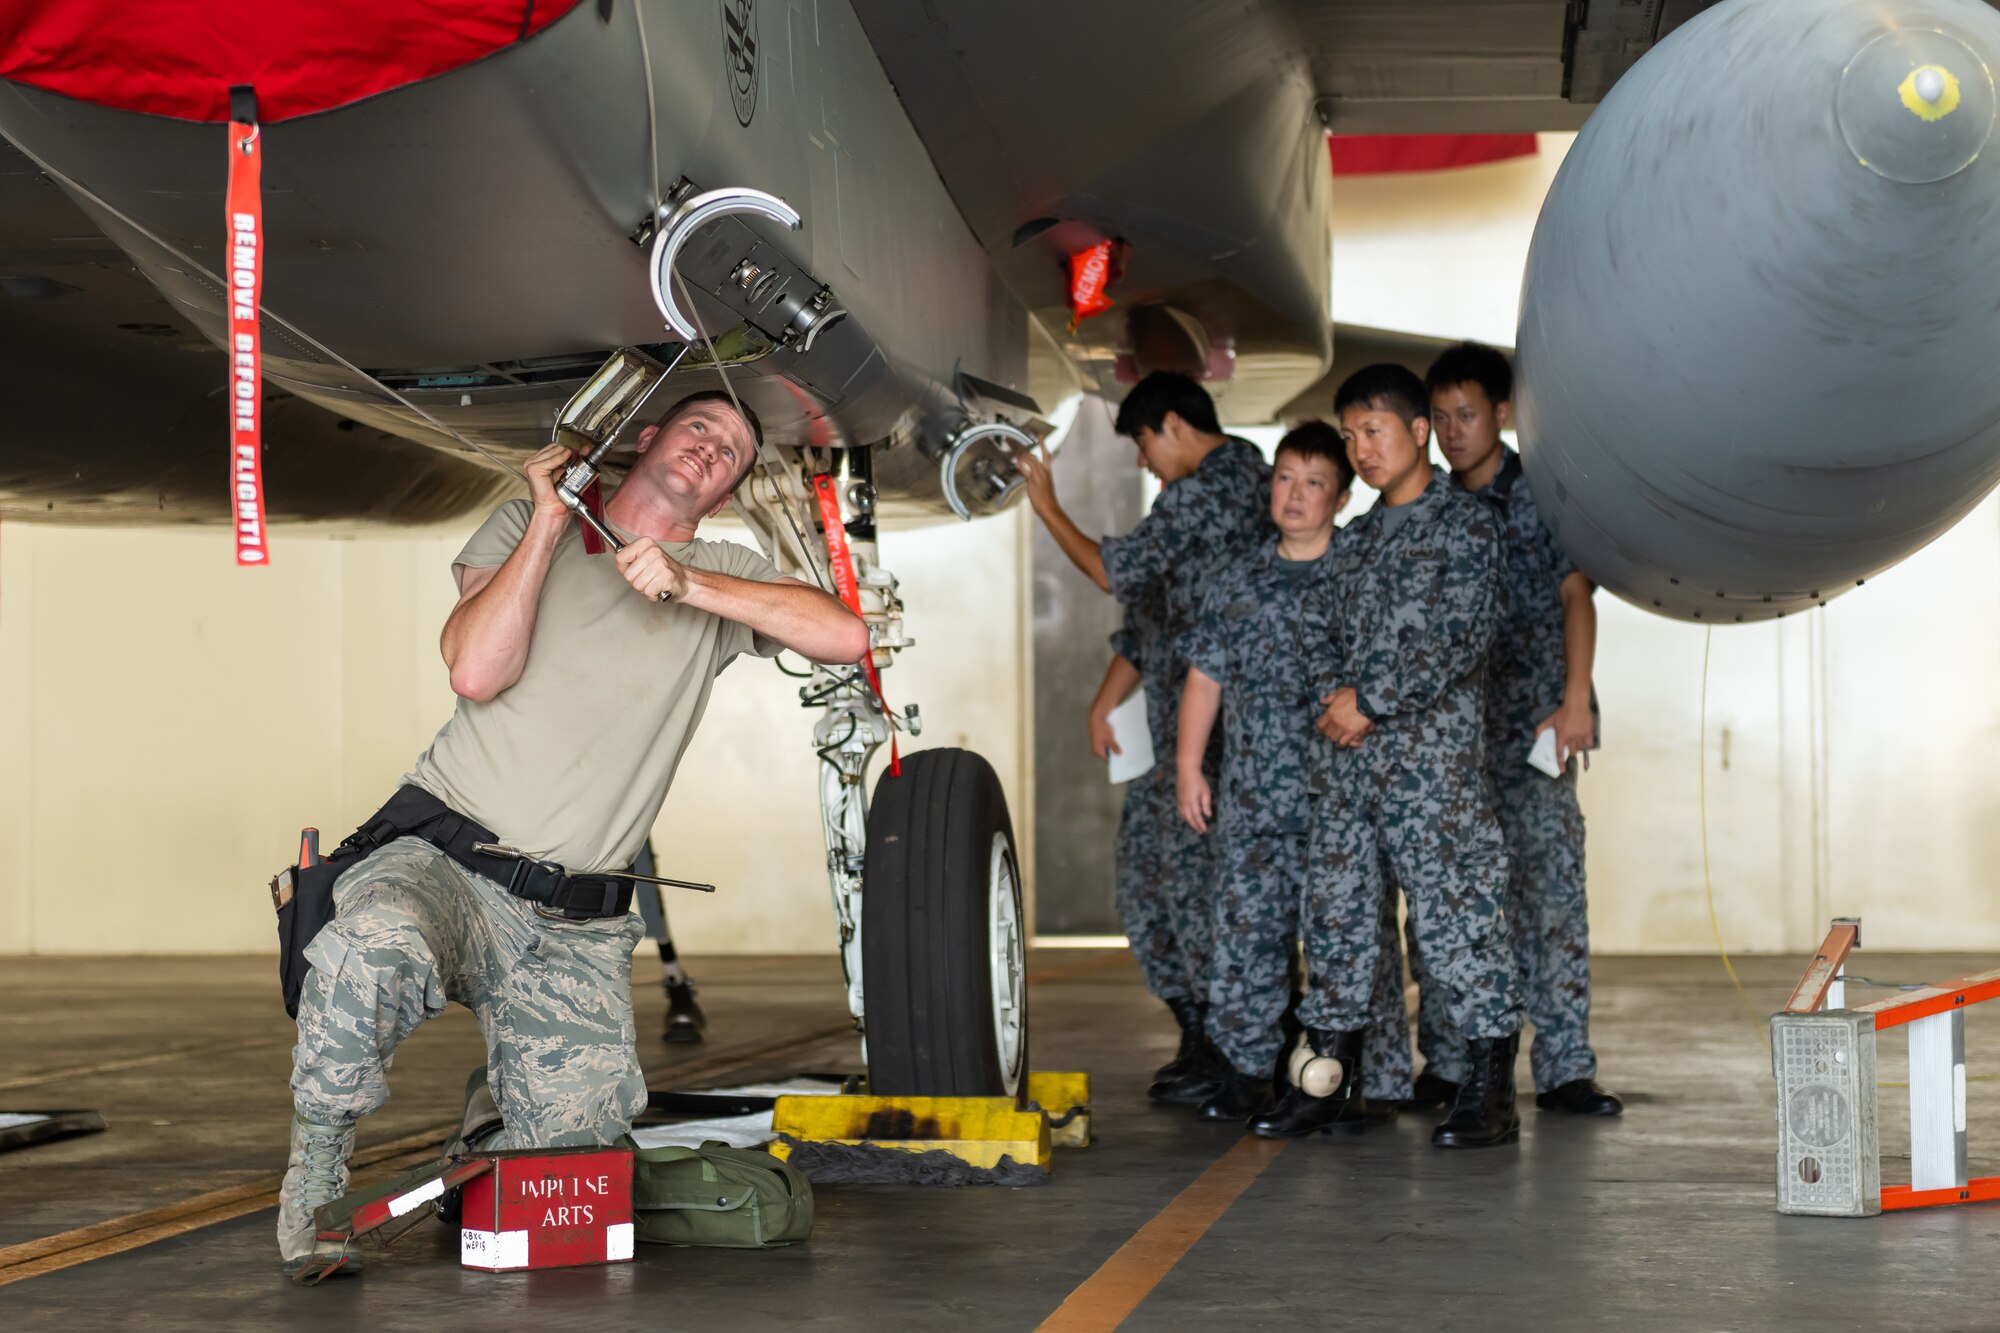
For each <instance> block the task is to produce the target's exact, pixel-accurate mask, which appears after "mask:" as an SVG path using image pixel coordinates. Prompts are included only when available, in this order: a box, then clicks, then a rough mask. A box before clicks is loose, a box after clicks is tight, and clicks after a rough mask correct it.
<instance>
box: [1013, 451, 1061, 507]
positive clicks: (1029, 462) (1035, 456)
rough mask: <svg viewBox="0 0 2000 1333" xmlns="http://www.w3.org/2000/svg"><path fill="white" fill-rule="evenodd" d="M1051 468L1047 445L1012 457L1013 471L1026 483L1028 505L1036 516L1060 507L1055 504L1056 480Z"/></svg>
mask: <svg viewBox="0 0 2000 1333" xmlns="http://www.w3.org/2000/svg"><path fill="white" fill-rule="evenodd" d="M1052 467H1053V464H1052V462H1051V461H1050V459H1049V451H1048V446H1047V445H1038V446H1037V447H1036V448H1035V449H1033V450H1026V449H1024V450H1022V451H1021V452H1020V453H1018V454H1015V455H1014V470H1015V471H1017V472H1019V473H1020V474H1021V479H1022V480H1023V481H1024V482H1026V483H1027V488H1028V503H1029V504H1030V505H1031V506H1033V507H1034V511H1035V512H1036V513H1037V514H1046V513H1048V512H1049V510H1051V509H1060V508H1061V507H1062V506H1061V505H1059V504H1057V503H1056V479H1055V473H1054V472H1053V471H1051V468H1052Z"/></svg>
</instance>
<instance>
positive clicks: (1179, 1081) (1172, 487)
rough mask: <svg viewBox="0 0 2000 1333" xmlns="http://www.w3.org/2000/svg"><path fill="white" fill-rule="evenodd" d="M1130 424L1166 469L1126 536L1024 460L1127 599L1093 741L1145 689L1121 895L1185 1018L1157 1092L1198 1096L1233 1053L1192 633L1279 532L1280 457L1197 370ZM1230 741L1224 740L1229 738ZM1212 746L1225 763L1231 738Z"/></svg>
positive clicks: (1142, 398)
mask: <svg viewBox="0 0 2000 1333" xmlns="http://www.w3.org/2000/svg"><path fill="white" fill-rule="evenodd" d="M1117 428H1118V433H1119V434H1120V435H1124V436H1128V437H1129V438H1130V439H1131V440H1132V442H1133V443H1134V444H1135V445H1136V446H1137V447H1138V451H1139V462H1140V465H1141V466H1142V467H1144V468H1146V469H1147V470H1148V471H1150V472H1152V473H1153V475H1155V476H1156V477H1158V478H1159V479H1160V483H1161V489H1160V495H1159V498H1158V499H1157V500H1155V501H1154V502H1153V507H1152V510H1151V511H1150V512H1149V513H1147V515H1146V516H1145V517H1144V518H1143V519H1141V520H1140V521H1139V524H1138V526H1137V527H1135V528H1133V529H1132V531H1130V532H1128V533H1126V534H1125V535H1124V536H1122V537H1106V538H1105V539H1104V540H1103V541H1102V542H1099V541H1095V540H1093V539H1091V538H1089V537H1087V536H1085V535H1084V534H1083V533H1082V532H1081V531H1080V530H1079V529H1078V528H1077V526H1076V524H1075V523H1074V522H1072V521H1071V520H1070V517H1069V515H1068V514H1066V513H1065V512H1063V508H1062V505H1061V504H1060V503H1059V502H1058V501H1057V499H1056V494H1055V484H1054V480H1053V478H1052V477H1051V475H1050V473H1049V469H1048V466H1047V464H1046V463H1045V462H1043V461H1042V460H1039V459H1036V458H1034V457H1032V456H1029V457H1023V458H1020V459H1019V460H1018V465H1019V467H1020V470H1021V473H1022V475H1023V476H1024V477H1025V478H1026V480H1027V489H1028V500H1029V503H1030V504H1032V505H1033V506H1034V510H1035V513H1036V514H1037V515H1039V516H1040V518H1041V519H1042V522H1043V523H1044V524H1046V525H1047V527H1048V530H1049V535H1050V536H1051V537H1053V538H1054V539H1055V542H1056V545H1058V546H1059V547H1061V548H1062V551H1063V554H1065V555H1066V556H1068V557H1069V559H1070V561H1071V563H1073V564H1075V566H1076V567H1077V568H1078V569H1079V570H1081V571H1083V573H1084V574H1086V575H1087V576H1089V577H1090V579H1091V580H1092V581H1094V582H1095V583H1096V584H1097V586H1098V587H1100V588H1102V589H1104V590H1105V591H1106V592H1108V593H1110V594H1111V595H1112V596H1113V597H1115V598H1117V599H1118V601H1119V603H1120V604H1121V605H1122V606H1123V608H1124V611H1125V622H1124V628H1123V629H1122V630H1121V631H1120V633H1119V634H1118V635H1116V636H1114V638H1113V640H1112V647H1113V650H1114V655H1113V657H1112V660H1111V665H1110V666H1109V668H1107V669H1106V671H1105V674H1104V681H1103V683H1102V685H1100V686H1099V688H1098V692H1097V697H1096V699H1095V700H1094V701H1093V702H1092V704H1091V709H1090V737H1091V747H1092V749H1093V750H1094V751H1095V752H1096V753H1097V756H1098V757H1099V758H1100V759H1102V758H1105V757H1107V756H1108V755H1109V754H1110V752H1111V749H1112V747H1113V746H1114V745H1115V744H1116V742H1115V741H1114V740H1113V739H1112V737H1111V732H1110V727H1109V725H1108V723H1107V721H1106V718H1107V717H1108V715H1109V714H1110V712H1111V710H1112V709H1113V708H1115V707H1116V706H1117V705H1118V704H1120V703H1122V702H1123V701H1124V700H1125V699H1126V698H1127V697H1129V696H1130V695H1131V693H1132V691H1133V690H1134V689H1137V688H1138V687H1139V686H1140V685H1142V684H1143V685H1144V687H1145V691H1146V716H1147V725H1148V729H1149V731H1150V732H1151V740H1152V743H1153V755H1154V760H1155V762H1154V767H1153V770H1152V771H1151V772H1150V773H1148V774H1147V775H1146V776H1145V777H1143V778H1139V779H1136V780H1135V781H1134V782H1133V783H1132V784H1131V786H1130V787H1129V788H1128V789H1127V791H1126V794H1125V810H1124V814H1123V816H1122V818H1121V821H1120V826H1119V835H1118V850H1119V862H1118V872H1117V874H1118V904H1119V912H1120V914H1121V917H1122V919H1123V921H1124V924H1125V930H1126V936H1127V938H1128V939H1130V940H1131V941H1132V946H1133V951H1134V953H1135V954H1136V955H1137V957H1138V961H1139V966H1140V969H1141V971H1142V972H1143V974H1144V976H1145V980H1146V988H1147V989H1148V990H1150V991H1151V992H1152V993H1153V994H1154V995H1155V996H1157V997H1159V998H1160V999H1162V1000H1164V1001H1166V1004H1167V1007H1168V1008H1169V1009H1171V1010H1172V1011H1173V1015H1174V1020H1175V1021H1176V1022H1177V1023H1178V1024H1179V1025H1180V1030H1181V1044H1180V1050H1179V1051H1178V1052H1177V1053H1176V1054H1175V1056H1174V1058H1173V1060H1171V1061H1169V1062H1168V1063H1167V1064H1166V1065H1165V1066H1163V1067H1162V1068H1161V1069H1160V1071H1159V1072H1158V1074H1157V1076H1156V1077H1155V1080H1154V1082H1153V1085H1152V1087H1151V1088H1150V1089H1148V1095H1149V1096H1151V1097H1153V1098H1154V1099H1155V1100H1157V1101H1164V1102H1170V1103H1174V1104H1177V1105H1189V1106H1196V1105H1199V1104H1200V1103H1202V1102H1204V1101H1206V1100H1207V1099H1208V1098H1209V1097H1211V1096H1213V1095H1214V1094H1215V1092H1216V1090H1217V1088H1218V1087H1219V1086H1220V1084H1221V1066H1222V1060H1221V1057H1220V1056H1219V1055H1217V1054H1216V1053H1215V1051H1214V1048H1213V1047H1212V1046H1211V1045H1210V1044H1209V1042H1208V1040H1207V1037H1206V1036H1205V1034H1204V1030H1203V1016H1202V1011H1203V1009H1204V1008H1205V1007H1206V996H1207V991H1208V951H1209V941H1210V931H1211V925H1210V919H1209V917H1210V914H1209V905H1210V904H1209V897H1210V893H1211V891H1212V888H1213V884H1214V873H1215V865H1214V853H1213V844H1212V841H1211V840H1209V839H1206V838H1203V837H1201V836H1200V835H1198V834H1196V833H1195V832H1194V831H1193V830H1192V829H1189V828H1188V827H1187V826H1186V825H1185V824H1183V823H1182V822H1181V819H1180V817H1179V815H1178V814H1176V813H1175V809H1174V786H1173V773H1172V772H1171V765H1172V763H1173V756H1174V751H1175V746H1174V728H1175V725H1176V720H1177V718H1178V717H1179V712H1180V692H1181V683H1182V681H1183V680H1184V679H1185V677H1186V675H1187V663H1186V662H1185V661H1184V660H1183V659H1182V658H1181V655H1180V650H1179V640H1180V637H1181V635H1182V634H1184V633H1185V632H1186V631H1187V629H1188V627H1189V626H1190V625H1192V624H1193V623H1194V617H1195V612H1196V610H1197V609H1198V606H1199V602H1200V598H1201V596H1202V594H1203V593H1204V591H1205V590H1206V589H1207V588H1208V586H1209V584H1210V583H1211V582H1212V581H1213V580H1214V578H1215V576H1216V574H1217V573H1218V572H1219V571H1220V570H1221V569H1222V568H1223V567H1224V566H1225V565H1226V564H1227V563H1228V562H1229V560H1230V559H1231V557H1232V556H1233V555H1234V554H1235V553H1236V552H1237V551H1239V550H1241V549H1242V548H1243V547H1244V546H1246V545H1247V544H1249V543H1252V542H1256V541H1261V540H1262V539H1263V538H1264V536H1265V535H1266V534H1267V533H1268V531H1269V529H1270V516H1269V513H1268V509H1269V499H1270V496H1269V478H1270V467H1269V466H1268V465H1267V464H1266V463H1265V462H1264V458H1263V455H1262V454H1260V453H1258V451H1257V447H1256V446H1255V445H1253V444H1251V443H1249V442H1248V441H1246V440H1240V439H1236V438H1234V437H1232V436H1228V435H1224V434H1223V433H1222V427H1221V424H1220V423H1219V422H1218V421H1217V420H1216V415H1215V403H1214V401H1213V400H1212V399H1210V398H1209V396H1208V394H1207V392H1206V391H1204V390H1203V389H1202V387H1201V386H1200V385H1199V384H1197V383H1195V382H1194V381H1193V380H1191V379H1189V378H1188V377H1187V376H1185V375H1180V374H1175V373H1172V372H1169V371H1155V372H1154V373H1152V374H1150V375H1148V376H1146V377H1145V378H1144V379H1142V380H1140V381H1139V383H1137V384H1136V385H1134V386H1133V387H1132V391H1131V393H1129V394H1128V395H1126V398H1125V401H1124V402H1123V403H1122V404H1120V405H1119V408H1118V421H1117ZM1218 740H1219V738H1218ZM1211 753H1212V754H1214V755H1215V757H1216V758H1218V759H1219V747H1212V750H1211Z"/></svg>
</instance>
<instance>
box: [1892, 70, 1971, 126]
mask: <svg viewBox="0 0 2000 1333" xmlns="http://www.w3.org/2000/svg"><path fill="white" fill-rule="evenodd" d="M1930 82H1935V83H1936V84H1938V85H1939V91H1938V94H1937V96H1936V97H1935V98H1926V97H1925V96H1924V95H1923V93H1922V92H1921V91H1919V90H1918V84H1919V83H1930ZM1896 92H1897V93H1898V94H1899V95H1900V96H1901V97H1902V99H1903V105H1904V106H1906V107H1908V108H1909V109H1910V110H1911V111H1913V112H1915V113H1916V115H1917V116H1918V117H1919V118H1920V119H1923V120H1943V119H1944V118H1945V117H1946V116H1948V115H1950V114H1951V113H1952V112H1954V111H1956V110H1958V100H1959V90H1958V76H1957V75H1956V74H1953V73H1952V72H1951V71H1950V70H1948V69H1946V68H1945V67H1944V66H1943V65H1919V66H1917V68H1915V69H1913V70H1911V71H1910V77H1908V78H1907V79H1904V80H1903V82H1902V85H1901V86H1900V87H1898V88H1897V89H1896Z"/></svg>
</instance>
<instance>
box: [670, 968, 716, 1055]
mask: <svg viewBox="0 0 2000 1333" xmlns="http://www.w3.org/2000/svg"><path fill="white" fill-rule="evenodd" d="M707 1033H708V1015H707V1014H704V1013H703V1012H702V1011H701V1005H700V1004H699V1003H698V1002H697V1001H696V1000H695V998H694V985H693V983H692V982H689V981H685V980H683V981H682V982H681V983H680V984H679V985H675V984H674V983H673V982H672V981H669V982H668V983H667V1030H666V1031H665V1032H664V1033H662V1034H661V1035H662V1036H664V1037H665V1038H666V1040H668V1041H670V1042H673V1043H674V1044H676V1045H680V1044H683V1043H692V1042H697V1041H700V1040H702V1039H703V1038H704V1037H705V1036H706V1035H707Z"/></svg>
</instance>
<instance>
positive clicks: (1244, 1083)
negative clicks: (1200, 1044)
mask: <svg viewBox="0 0 2000 1333" xmlns="http://www.w3.org/2000/svg"><path fill="white" fill-rule="evenodd" d="M1270 1109H1271V1080H1270V1079H1268V1078H1259V1077H1257V1076H1256V1075H1254V1074H1246V1073H1244V1072H1243V1071H1242V1070H1240V1069H1238V1068H1237V1067H1236V1066H1235V1065H1234V1064H1233V1063H1230V1062H1228V1061H1225V1062H1224V1063H1223V1069H1222V1086H1221V1087H1220V1088H1219V1089H1217V1090H1216V1093H1215V1095H1214V1096H1213V1097H1210V1098H1209V1099H1208V1100H1207V1101H1205V1102H1203V1103H1202V1104H1201V1109H1200V1110H1198V1111H1196V1112H1195V1114H1196V1115H1198V1116H1200V1117H1201V1118H1202V1119H1203V1120H1232V1121H1235V1122H1237V1123H1238V1124H1241V1123H1242V1122H1243V1121H1245V1120H1248V1119H1249V1118H1250V1117H1251V1116H1253V1115H1260V1114H1262V1113H1263V1112H1265V1111H1268V1110H1270Z"/></svg>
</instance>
